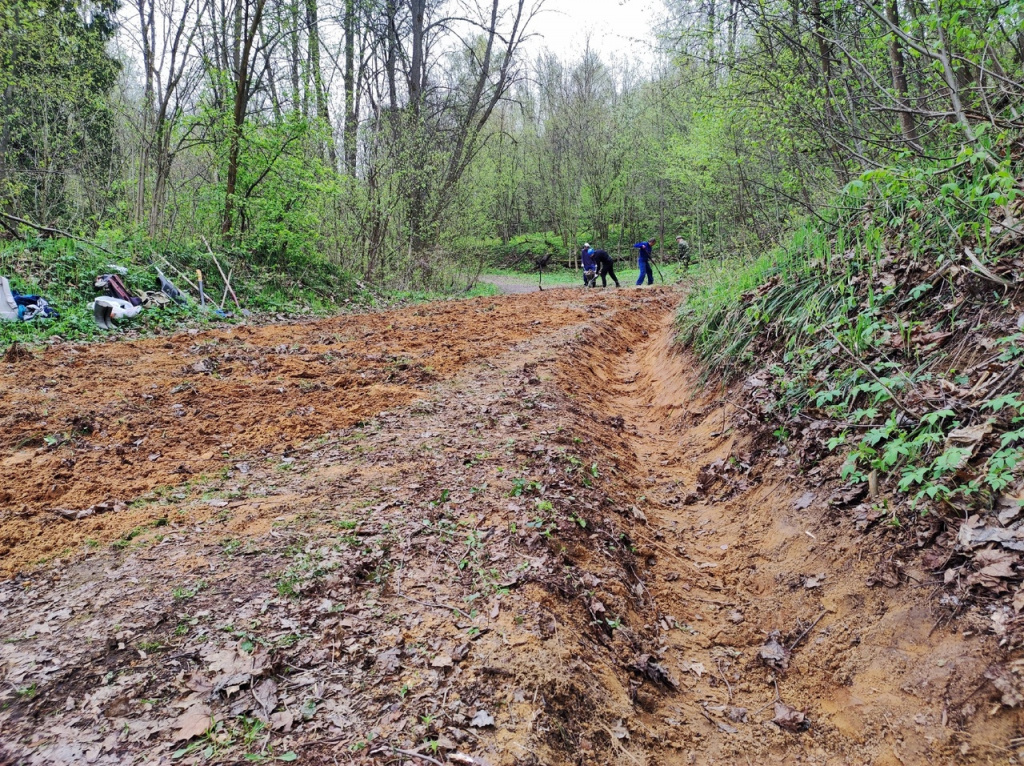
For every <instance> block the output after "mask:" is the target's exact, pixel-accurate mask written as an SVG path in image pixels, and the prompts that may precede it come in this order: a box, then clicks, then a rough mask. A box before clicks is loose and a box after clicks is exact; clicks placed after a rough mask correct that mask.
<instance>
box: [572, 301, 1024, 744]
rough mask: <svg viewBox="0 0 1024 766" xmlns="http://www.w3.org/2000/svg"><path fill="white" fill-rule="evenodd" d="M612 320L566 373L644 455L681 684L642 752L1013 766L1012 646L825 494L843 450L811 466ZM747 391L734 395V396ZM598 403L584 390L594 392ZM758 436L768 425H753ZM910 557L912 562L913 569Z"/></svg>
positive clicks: (656, 334)
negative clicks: (1006, 693)
mask: <svg viewBox="0 0 1024 766" xmlns="http://www.w3.org/2000/svg"><path fill="white" fill-rule="evenodd" d="M644 321H645V322H646V325H645V326H646V327H647V328H649V332H644V331H643V330H642V329H640V332H639V335H641V336H642V337H640V338H638V337H637V335H638V332H637V330H638V329H639V328H637V327H635V326H634V327H628V326H624V325H619V326H614V327H607V328H604V329H603V330H602V331H600V332H598V333H597V334H596V335H595V336H594V337H593V339H592V341H591V343H590V344H589V346H590V351H589V353H588V354H586V355H584V356H582V357H581V360H580V361H581V362H582V364H580V365H567V366H566V367H565V371H564V375H565V378H566V382H567V385H568V386H570V387H575V388H577V389H580V390H586V387H587V382H588V381H592V382H593V388H592V390H591V391H589V392H588V393H586V394H583V395H582V396H581V399H582V400H583V401H585V402H586V406H585V408H584V409H585V410H587V411H588V412H599V413H601V415H602V416H604V417H608V416H613V415H614V416H618V417H621V419H622V421H621V422H622V428H621V430H620V431H616V432H610V431H608V430H607V429H605V430H604V431H602V430H600V429H598V430H593V431H592V432H591V433H592V436H593V438H594V439H595V440H596V441H597V442H598V443H599V444H600V445H602V448H603V449H607V450H614V451H616V452H620V453H621V452H627V453H630V452H631V453H632V454H633V456H634V457H633V459H628V460H623V461H622V462H623V464H624V465H631V466H635V473H634V476H633V480H634V482H635V483H637V484H639V485H640V486H641V487H642V491H643V495H644V498H645V504H644V505H643V509H644V511H645V513H646V515H647V522H648V523H647V525H646V526H645V527H643V528H642V531H640V530H638V531H637V532H636V534H635V539H636V540H637V541H638V545H639V547H640V555H641V556H642V557H645V558H646V563H647V564H648V567H647V568H646V569H645V570H644V575H643V577H644V582H645V588H646V589H647V590H648V591H649V593H650V598H651V601H652V603H653V605H654V609H656V611H657V614H658V621H659V624H660V625H662V626H663V627H665V628H667V627H669V626H672V627H673V628H674V629H672V630H664V631H663V632H662V633H661V634H660V640H661V647H662V648H661V652H660V653H659V657H660V661H661V662H662V663H663V664H664V665H665V667H666V668H668V669H669V670H670V672H671V673H672V674H673V675H674V676H675V678H677V679H678V680H679V681H680V682H681V686H680V689H679V691H678V693H676V694H672V695H667V696H664V697H662V698H659V699H658V700H656V701H655V702H654V703H652V704H647V705H644V704H639V705H638V706H637V707H636V709H635V712H634V717H633V718H632V719H631V720H630V721H629V722H627V724H626V726H627V727H628V728H629V730H630V732H631V734H632V737H633V742H634V744H635V745H640V744H641V743H642V744H643V749H644V750H645V751H646V752H647V753H648V754H650V755H654V756H656V758H657V759H658V760H662V759H664V761H665V762H673V761H675V762H698V763H712V762H715V763H737V762H739V763H743V762H752V763H764V762H768V761H769V760H770V761H772V762H796V761H801V762H806V763H826V762H827V763H873V764H898V763H935V762H953V761H956V762H965V763H966V762H978V763H988V762H1004V761H1005V760H1006V759H1007V758H1008V757H1013V756H1014V754H1015V753H1018V748H1019V745H1020V742H1019V741H1018V740H1017V739H1015V738H1016V737H1017V736H1018V734H1019V731H1020V726H1021V724H1022V717H1021V715H1020V713H1019V712H1018V711H1017V710H1013V709H1009V708H1006V707H1002V706H1001V705H1000V699H1001V693H1000V692H999V691H997V690H996V689H995V688H994V687H993V686H992V684H990V683H989V682H988V681H987V680H986V678H985V672H986V670H987V668H989V666H990V665H993V664H994V663H996V662H997V661H1006V660H1010V659H1012V658H1009V657H1006V656H1003V655H1004V653H1003V652H1001V651H1000V649H999V647H998V645H997V644H998V639H997V638H996V637H995V636H993V635H991V633H990V631H988V630H987V628H988V625H989V621H988V620H986V619H984V618H983V617H982V616H981V615H980V614H976V613H974V612H972V613H968V615H967V616H966V617H963V618H957V619H950V610H949V609H948V608H946V607H944V606H942V605H940V601H939V598H940V596H941V592H942V578H941V576H936V575H933V574H932V573H930V572H929V571H928V569H927V568H926V567H925V566H923V565H922V564H921V563H920V561H916V560H915V559H914V557H913V555H910V561H911V562H912V563H911V565H910V566H909V567H908V568H906V569H903V570H900V569H898V568H897V566H896V565H895V564H894V563H893V558H894V556H895V555H896V554H897V553H899V554H901V556H902V557H903V558H904V559H905V558H907V552H906V551H896V550H895V548H897V547H898V546H897V545H896V544H895V543H894V541H893V539H892V536H891V535H888V534H887V530H886V528H885V527H884V525H883V526H876V527H871V528H869V529H868V530H867V531H861V530H863V529H864V526H865V525H864V524H863V520H860V521H861V524H860V529H858V527H857V526H856V522H857V520H855V519H852V518H849V517H847V516H845V515H844V512H843V511H842V510H838V509H837V508H835V507H832V506H830V505H829V503H828V500H829V498H830V496H831V494H832V492H833V490H834V489H835V488H836V485H837V484H838V461H835V463H836V464H828V463H826V464H824V466H823V469H822V470H819V471H817V472H816V474H815V478H814V479H809V478H807V477H804V476H801V475H799V473H798V472H797V470H796V468H795V465H794V462H793V461H792V459H791V458H790V456H788V455H787V454H786V451H785V450H784V449H779V444H778V442H777V441H776V440H774V439H771V438H768V439H765V438H764V436H765V435H764V434H763V431H764V429H758V428H756V427H755V428H749V427H748V428H746V429H745V430H744V429H742V428H739V427H737V426H736V423H735V421H737V420H742V421H749V417H738V416H745V415H747V413H745V412H744V411H743V410H741V409H740V408H739V407H737V406H736V405H733V404H730V399H731V398H733V397H736V394H737V392H736V391H729V390H726V391H718V390H702V389H701V388H700V387H699V386H698V385H697V370H695V369H694V368H693V363H692V361H691V360H690V358H689V357H688V356H687V355H686V354H684V353H681V352H680V350H679V349H678V348H675V347H673V344H672V319H671V317H670V316H668V315H663V316H660V317H658V318H657V319H656V320H655V319H652V318H650V317H645V318H644ZM736 398H738V397H736ZM587 400H589V401H587ZM759 431H760V433H759ZM915 561H916V563H915Z"/></svg>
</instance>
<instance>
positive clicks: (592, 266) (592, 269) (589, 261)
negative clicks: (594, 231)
mask: <svg viewBox="0 0 1024 766" xmlns="http://www.w3.org/2000/svg"><path fill="white" fill-rule="evenodd" d="M580 262H581V263H582V264H583V286H584V287H596V286H597V259H596V258H594V248H592V247H591V246H590V243H589V242H584V243H583V249H582V250H581V251H580Z"/></svg>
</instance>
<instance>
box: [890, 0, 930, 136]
mask: <svg viewBox="0 0 1024 766" xmlns="http://www.w3.org/2000/svg"><path fill="white" fill-rule="evenodd" d="M885 15H886V17H887V18H888V19H889V23H890V24H892V25H893V26H895V27H898V26H899V25H900V16H899V6H898V5H897V0H889V2H888V3H887V4H886V7H885ZM889 64H890V68H891V69H892V87H893V90H894V91H895V92H896V102H897V103H898V104H899V107H900V131H901V132H902V133H903V140H904V141H906V142H907V144H909V145H910V146H911V147H913V148H914V149H915V150H917V151H920V148H921V147H920V144H919V142H918V138H917V125H916V124H915V121H914V113H913V112H912V111H911V109H910V98H909V96H908V89H907V68H906V62H905V61H904V59H903V46H902V45H900V39H899V37H898V36H896V35H891V36H890V39H889Z"/></svg>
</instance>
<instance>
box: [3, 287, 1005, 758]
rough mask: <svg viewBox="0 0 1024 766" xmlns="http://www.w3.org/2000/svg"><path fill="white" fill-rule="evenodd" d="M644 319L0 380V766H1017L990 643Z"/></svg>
mask: <svg viewBox="0 0 1024 766" xmlns="http://www.w3.org/2000/svg"><path fill="white" fill-rule="evenodd" d="M675 303H676V296H675V295H674V294H672V293H671V292H670V291H668V290H665V289H661V288H658V289H654V290H647V291H606V292H589V293H587V292H584V291H583V290H580V289H559V290H545V291H543V292H540V293H532V294H529V295H521V296H507V297H502V298H498V299H478V300H471V301H465V302H459V303H444V304H435V305H430V306H424V307H418V308H412V309H406V310H403V311H396V312H387V313H381V314H370V315H364V316H351V317H344V318H339V319H334V320H328V321H319V322H310V323H307V324H302V325H288V326H274V327H264V328H245V327H242V328H238V329H236V330H232V331H221V332H214V333H199V334H182V335H178V336H173V337H171V338H168V339H157V340H153V341H146V342H135V343H131V344H126V343H124V344H107V345H102V346H99V345H97V346H81V347H57V348H53V349H49V350H47V351H46V352H44V353H40V354H39V355H38V356H37V358H35V359H32V360H28V361H22V362H18V363H15V364H4V365H2V366H0V376H2V378H3V380H2V384H0V385H2V389H0V390H2V394H0V396H2V399H0V402H2V406H3V408H2V410H0V411H2V413H3V414H2V415H0V420H2V422H0V426H2V428H0V434H2V435H3V436H2V442H0V445H2V451H0V465H2V466H3V470H2V472H0V507H3V508H4V509H5V510H4V511H3V515H2V516H0V546H2V548H3V557H2V566H3V574H4V576H5V577H6V578H7V579H6V581H5V582H3V583H0V673H2V674H3V679H4V684H3V686H2V687H0V743H2V744H0V763H6V762H10V763H26V764H34V763H39V764H55V763H82V762H89V763H104V764H108V763H109V764H115V763H128V762H133V763H167V764H170V763H207V762H222V763H235V762H251V761H257V762H259V761H261V760H262V761H264V762H274V761H275V759H277V758H279V757H282V756H283V757H284V758H285V759H286V760H290V759H292V758H293V756H294V759H295V760H296V761H297V762H300V763H311V764H319V763H334V762H342V761H348V762H353V761H359V762H368V763H369V762H386V761H389V762H394V761H399V760H406V761H409V762H419V763H427V762H429V759H433V760H434V761H437V762H454V763H463V764H468V763H491V764H513V763H523V764H526V763H544V764H549V763H551V764H554V763H588V764H589V763H623V764H626V763H629V764H636V763H650V764H656V763H664V764H676V763H722V764H725V763H729V764H731V763H739V764H744V763H819V764H825V763H829V764H831V763H837V764H838V763H842V764H869V763H870V764H901V763H902V764H909V763H954V762H963V763H1014V762H1019V761H1020V760H1021V758H1022V756H1024V753H1021V752H1020V749H1019V748H1020V745H1021V740H1019V739H1018V736H1019V734H1020V728H1021V724H1022V721H1021V716H1020V714H1019V713H1018V712H1017V711H1016V710H1013V709H1008V708H1006V707H1004V706H1002V705H1001V704H1000V695H999V693H998V692H996V691H995V689H994V688H992V686H991V685H990V684H989V683H988V682H987V681H986V680H985V678H984V673H985V671H986V669H987V668H988V667H989V666H990V665H992V664H993V663H995V662H996V661H1008V660H1013V659H1014V658H1012V657H1010V658H1008V657H1004V656H1002V655H1001V654H1000V650H999V648H998V646H997V639H996V638H995V637H994V636H992V635H989V634H987V633H986V632H985V629H984V628H983V627H982V626H983V625H987V624H989V623H988V621H986V620H983V619H982V618H981V616H980V613H979V612H978V609H977V608H972V609H967V610H961V611H960V612H959V613H958V615H957V616H956V618H954V619H951V617H950V614H949V610H948V609H945V608H944V607H942V606H940V604H939V598H940V596H941V582H936V581H935V578H934V577H933V576H932V575H931V574H930V573H929V572H928V571H927V570H925V569H924V568H923V567H919V568H916V569H914V568H911V569H907V570H906V571H904V572H902V573H901V574H899V576H893V577H890V576H887V574H888V573H890V570H891V569H892V564H891V561H892V556H893V551H892V543H891V540H890V538H889V537H887V535H886V532H885V529H884V528H883V527H881V526H877V525H876V526H874V527H872V528H869V529H868V530H866V531H864V532H861V531H857V530H856V529H855V528H854V525H853V522H852V520H850V519H846V518H844V517H843V514H842V512H841V511H838V510H836V509H835V508H833V507H831V506H829V505H828V503H827V499H828V497H829V494H830V491H831V488H832V486H833V485H834V478H835V477H834V476H832V475H831V473H834V471H832V472H830V471H824V472H820V473H819V474H818V475H817V476H815V477H804V476H800V475H799V474H798V473H797V472H796V471H795V470H794V466H793V465H792V463H791V462H790V460H789V459H788V458H787V457H786V456H785V455H782V454H780V453H779V452H778V451H777V450H773V449H771V448H770V447H769V446H767V445H764V444H762V443H761V442H759V441H758V440H757V439H756V438H754V436H753V435H751V434H747V433H744V432H743V431H742V430H741V429H739V428H737V427H736V426H735V425H734V420H735V419H736V415H737V409H736V407H735V406H733V405H730V404H729V403H728V401H729V398H730V397H729V392H728V391H725V392H721V391H707V390H702V389H701V388H700V387H699V386H698V385H697V380H696V375H695V372H694V370H693V368H692V364H691V362H690V360H689V359H688V358H687V357H686V356H685V355H684V354H682V353H680V352H679V351H678V350H676V349H675V348H673V346H672V344H671V337H672V329H671V328H672V325H671V318H672V312H673V308H674V306H675ZM97 504H100V506H99V507H96V506H97ZM72 512H74V513H72ZM79 513H80V514H81V516H82V517H81V518H75V517H76V516H77V515H79ZM412 753H417V754H416V755H413V754H412Z"/></svg>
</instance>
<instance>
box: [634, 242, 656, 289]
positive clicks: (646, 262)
mask: <svg viewBox="0 0 1024 766" xmlns="http://www.w3.org/2000/svg"><path fill="white" fill-rule="evenodd" d="M657 241H658V240H656V239H655V238H654V237H651V238H650V239H649V240H647V241H646V242H637V243H636V244H635V245H633V247H635V248H636V249H637V250H639V251H640V254H639V256H637V266H639V267H640V276H639V277H637V280H636V283H637V285H642V284H643V283H644V276H645V275H646V276H647V284H649V285H653V284H654V271H653V269H652V268H651V259H652V258H654V243H655V242H657Z"/></svg>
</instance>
